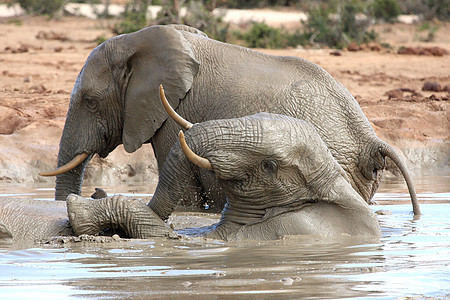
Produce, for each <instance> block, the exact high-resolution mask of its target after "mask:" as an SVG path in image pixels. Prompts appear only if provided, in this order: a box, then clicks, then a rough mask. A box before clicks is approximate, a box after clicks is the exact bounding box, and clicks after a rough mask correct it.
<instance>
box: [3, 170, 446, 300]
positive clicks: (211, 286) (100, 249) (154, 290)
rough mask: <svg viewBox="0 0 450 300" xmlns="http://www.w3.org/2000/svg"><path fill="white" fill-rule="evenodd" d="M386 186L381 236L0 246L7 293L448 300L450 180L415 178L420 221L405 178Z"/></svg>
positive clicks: (37, 195) (38, 195)
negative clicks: (413, 210) (371, 238)
mask: <svg viewBox="0 0 450 300" xmlns="http://www.w3.org/2000/svg"><path fill="white" fill-rule="evenodd" d="M384 182H385V183H384V184H383V186H381V187H380V189H379V193H378V194H377V195H376V198H375V200H376V201H378V203H379V204H378V205H375V206H372V208H373V210H375V211H376V210H379V209H385V210H389V211H391V212H392V215H384V216H379V220H380V224H381V226H382V234H383V236H382V238H381V240H380V241H375V242H373V241H362V240H354V239H342V240H339V241H322V240H320V239H318V238H317V237H308V238H306V237H288V238H285V239H283V240H278V241H270V242H252V241H249V242H240V243H223V242H218V241H213V240H203V239H200V238H193V239H183V240H179V241H168V240H154V241H149V240H145V241H144V240H134V241H128V242H121V243H115V244H86V243H76V244H71V245H66V246H50V245H23V246H22V245H16V246H14V247H6V248H5V247H3V248H1V247H0V298H1V299H39V298H45V299H64V298H77V299H80V298H81V299H83V298H94V299H126V298H134V299H143V298H163V297H170V298H185V297H186V296H187V295H197V296H199V297H200V298H205V299H211V298H221V297H230V298H237V299H240V298H244V297H245V298H252V299H266V298H280V297H284V298H302V299H303V298H313V297H314V298H329V299H336V298H348V297H356V298H385V299H392V298H399V297H406V296H412V297H419V298H421V297H436V298H447V297H450V217H449V216H450V177H449V176H446V175H440V176H424V177H423V178H419V179H416V188H417V191H418V196H419V200H420V201H421V202H422V205H421V208H422V211H423V216H422V217H421V218H420V219H419V220H414V219H413V218H412V216H411V214H410V212H411V206H410V205H409V204H408V202H407V201H409V199H408V195H407V194H405V191H406V190H405V187H404V185H403V183H402V182H401V181H398V180H394V179H387V180H385V181H384ZM121 188H122V191H126V192H130V193H136V192H138V191H139V192H142V191H143V188H142V187H137V186H136V187H126V188H125V187H114V188H112V187H110V188H109V190H110V191H113V192H114V191H116V190H120V189H121ZM13 190H15V192H17V191H18V190H19V189H17V187H0V193H2V194H14V192H13ZM22 190H23V189H22ZM90 190H92V189H91V188H88V191H90ZM144 192H145V191H144ZM52 193H53V191H52V189H49V188H45V187H33V188H32V189H29V190H28V191H27V192H26V193H23V194H20V195H17V194H15V195H13V196H14V197H25V198H26V197H29V198H34V199H48V198H51V197H52ZM86 193H88V192H86ZM149 193H150V192H149ZM146 195H147V194H142V196H146ZM0 196H2V195H0ZM176 218H179V219H183V218H185V219H188V220H191V223H192V224H193V225H195V223H196V222H199V223H202V222H203V223H208V222H213V221H214V218H205V217H204V216H203V215H201V214H196V215H195V217H193V216H192V215H189V217H186V215H184V214H180V215H178V216H177V217H176Z"/></svg>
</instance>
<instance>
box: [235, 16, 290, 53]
mask: <svg viewBox="0 0 450 300" xmlns="http://www.w3.org/2000/svg"><path fill="white" fill-rule="evenodd" d="M238 37H239V38H242V39H243V40H244V41H245V42H246V43H247V46H248V47H251V48H285V47H286V46H287V45H288V41H287V38H286V36H285V34H283V32H282V30H281V29H278V28H274V27H271V26H269V25H267V24H265V23H260V22H254V23H252V27H250V29H249V30H248V31H247V32H245V33H244V34H241V35H238Z"/></svg>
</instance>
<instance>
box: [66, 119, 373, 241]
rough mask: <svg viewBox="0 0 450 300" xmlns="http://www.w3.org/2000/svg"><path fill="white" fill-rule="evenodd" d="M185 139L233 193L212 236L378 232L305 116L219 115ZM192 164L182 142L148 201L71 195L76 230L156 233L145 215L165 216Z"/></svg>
mask: <svg viewBox="0 0 450 300" xmlns="http://www.w3.org/2000/svg"><path fill="white" fill-rule="evenodd" d="M186 140H187V143H188V145H189V147H190V148H191V149H192V150H193V151H194V152H195V153H196V154H198V155H200V156H202V157H204V158H206V159H208V160H209V161H210V163H211V165H212V168H213V169H212V170H211V171H208V172H209V173H210V175H211V176H214V177H215V178H216V180H217V182H218V185H219V186H220V188H221V189H223V191H224V193H225V194H226V196H227V203H226V205H225V208H224V210H223V212H222V218H221V220H220V222H219V223H218V224H217V225H216V226H214V227H213V228H211V230H210V231H209V232H208V233H207V234H206V236H207V237H211V238H216V239H223V240H243V239H253V240H268V239H277V238H280V237H282V236H284V235H300V234H301V235H305V234H317V235H321V236H326V237H330V236H331V237H336V236H340V235H342V234H345V235H351V236H370V237H379V236H380V227H379V225H378V221H377V219H376V217H375V214H374V213H373V212H372V210H371V209H370V208H369V206H368V204H367V203H366V202H365V201H364V199H363V198H362V197H361V196H360V195H359V194H358V193H357V192H356V191H355V190H354V189H353V188H352V186H351V184H350V182H349V179H348V177H347V175H346V173H345V171H344V170H343V169H342V167H341V166H340V165H339V164H338V163H337V162H336V160H335V159H334V158H333V156H332V155H331V152H330V151H329V149H328V148H327V146H326V145H325V143H324V142H323V141H322V139H321V138H320V136H319V135H318V133H317V131H316V130H315V128H314V127H313V126H312V125H310V124H309V123H307V122H305V121H302V120H298V119H294V118H291V117H287V116H281V115H273V114H267V113H260V114H256V115H252V116H248V117H243V118H237V119H228V120H214V121H208V122H204V123H201V124H196V125H194V126H193V128H192V129H190V130H188V131H187V132H186ZM193 169H194V168H193V167H192V163H191V162H190V161H189V160H188V159H187V158H186V157H185V155H184V153H183V151H182V150H181V148H180V144H179V143H176V144H175V145H174V146H173V147H172V149H171V151H170V153H169V155H168V157H167V160H166V162H165V164H164V166H163V168H162V169H161V172H160V178H159V183H158V186H157V189H156V192H155V194H154V196H153V198H152V200H151V201H150V202H149V204H148V206H145V205H141V204H139V205H135V203H136V200H135V199H133V198H126V197H123V198H120V199H116V200H113V199H111V198H110V197H107V198H105V199H102V200H100V201H90V200H87V199H84V198H82V197H80V196H77V195H74V194H72V195H69V197H68V198H67V207H68V213H69V218H70V220H71V224H72V226H73V229H74V231H75V233H76V234H96V233H98V232H100V231H101V230H102V229H103V228H104V226H105V224H107V225H108V226H111V224H112V226H113V227H121V228H122V229H123V230H125V231H126V232H128V233H130V235H131V236H132V237H138V238H150V237H152V236H154V235H155V232H157V231H155V228H154V226H146V225H145V223H148V222H152V221H151V220H152V219H154V218H155V217H159V218H161V219H162V220H167V218H168V217H169V216H170V214H171V213H172V212H173V211H174V209H175V207H176V206H177V204H178V202H179V200H180V199H181V197H182V196H183V195H184V192H185V189H186V187H187V185H188V184H189V182H190V179H191V178H192V177H193V176H194V177H195V176H196V175H195V172H194V171H193ZM175 170H177V171H178V172H175ZM174 174H177V175H174ZM130 207H132V208H131V209H130ZM117 208H118V209H117ZM130 211H132V212H130ZM123 226H124V227H123Z"/></svg>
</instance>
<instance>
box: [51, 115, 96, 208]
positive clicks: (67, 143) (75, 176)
mask: <svg viewBox="0 0 450 300" xmlns="http://www.w3.org/2000/svg"><path fill="white" fill-rule="evenodd" d="M67 123H68V122H67V121H66V125H65V127H64V131H63V135H62V137H61V142H60V144H59V152H58V169H60V168H61V167H63V166H65V165H67V164H68V163H69V162H71V161H72V160H73V159H74V158H76V157H79V156H80V154H83V153H87V151H85V150H84V149H82V148H81V149H80V148H79V147H80V144H81V142H80V141H76V140H74V138H73V137H75V136H77V135H76V132H73V131H72V130H70V129H71V128H70V127H69V126H68V125H67ZM69 123H70V122H69ZM68 137H71V138H68ZM74 145H76V146H77V147H76V146H74ZM92 156H93V154H88V155H87V156H86V158H85V159H84V160H83V161H82V162H81V163H79V164H78V166H76V167H74V168H72V169H70V170H69V171H66V172H64V173H62V174H58V175H56V187H55V200H61V201H65V200H66V198H67V196H68V195H69V194H76V195H80V194H81V185H82V183H83V177H84V171H85V169H86V166H87V165H88V163H89V161H90V160H91V158H92Z"/></svg>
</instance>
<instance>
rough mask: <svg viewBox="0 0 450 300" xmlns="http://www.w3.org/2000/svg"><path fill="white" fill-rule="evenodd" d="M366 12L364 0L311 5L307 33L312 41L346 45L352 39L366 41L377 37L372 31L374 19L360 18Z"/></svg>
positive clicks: (307, 37)
mask: <svg viewBox="0 0 450 300" xmlns="http://www.w3.org/2000/svg"><path fill="white" fill-rule="evenodd" d="M365 11H366V7H365V4H364V3H363V2H361V1H343V2H339V3H337V4H336V3H333V1H331V2H329V3H326V2H322V3H319V4H318V5H317V4H316V5H310V6H309V8H308V14H309V18H308V20H307V21H305V22H303V25H304V30H303V34H304V37H305V39H307V40H309V43H310V44H320V45H327V46H330V47H336V48H342V47H344V46H346V45H348V44H349V43H350V42H356V43H362V42H368V41H372V40H374V39H376V34H375V32H374V31H368V30H369V27H370V24H371V21H372V20H371V18H370V17H368V16H366V17H362V18H359V19H357V18H356V16H357V14H359V13H364V12H365Z"/></svg>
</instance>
